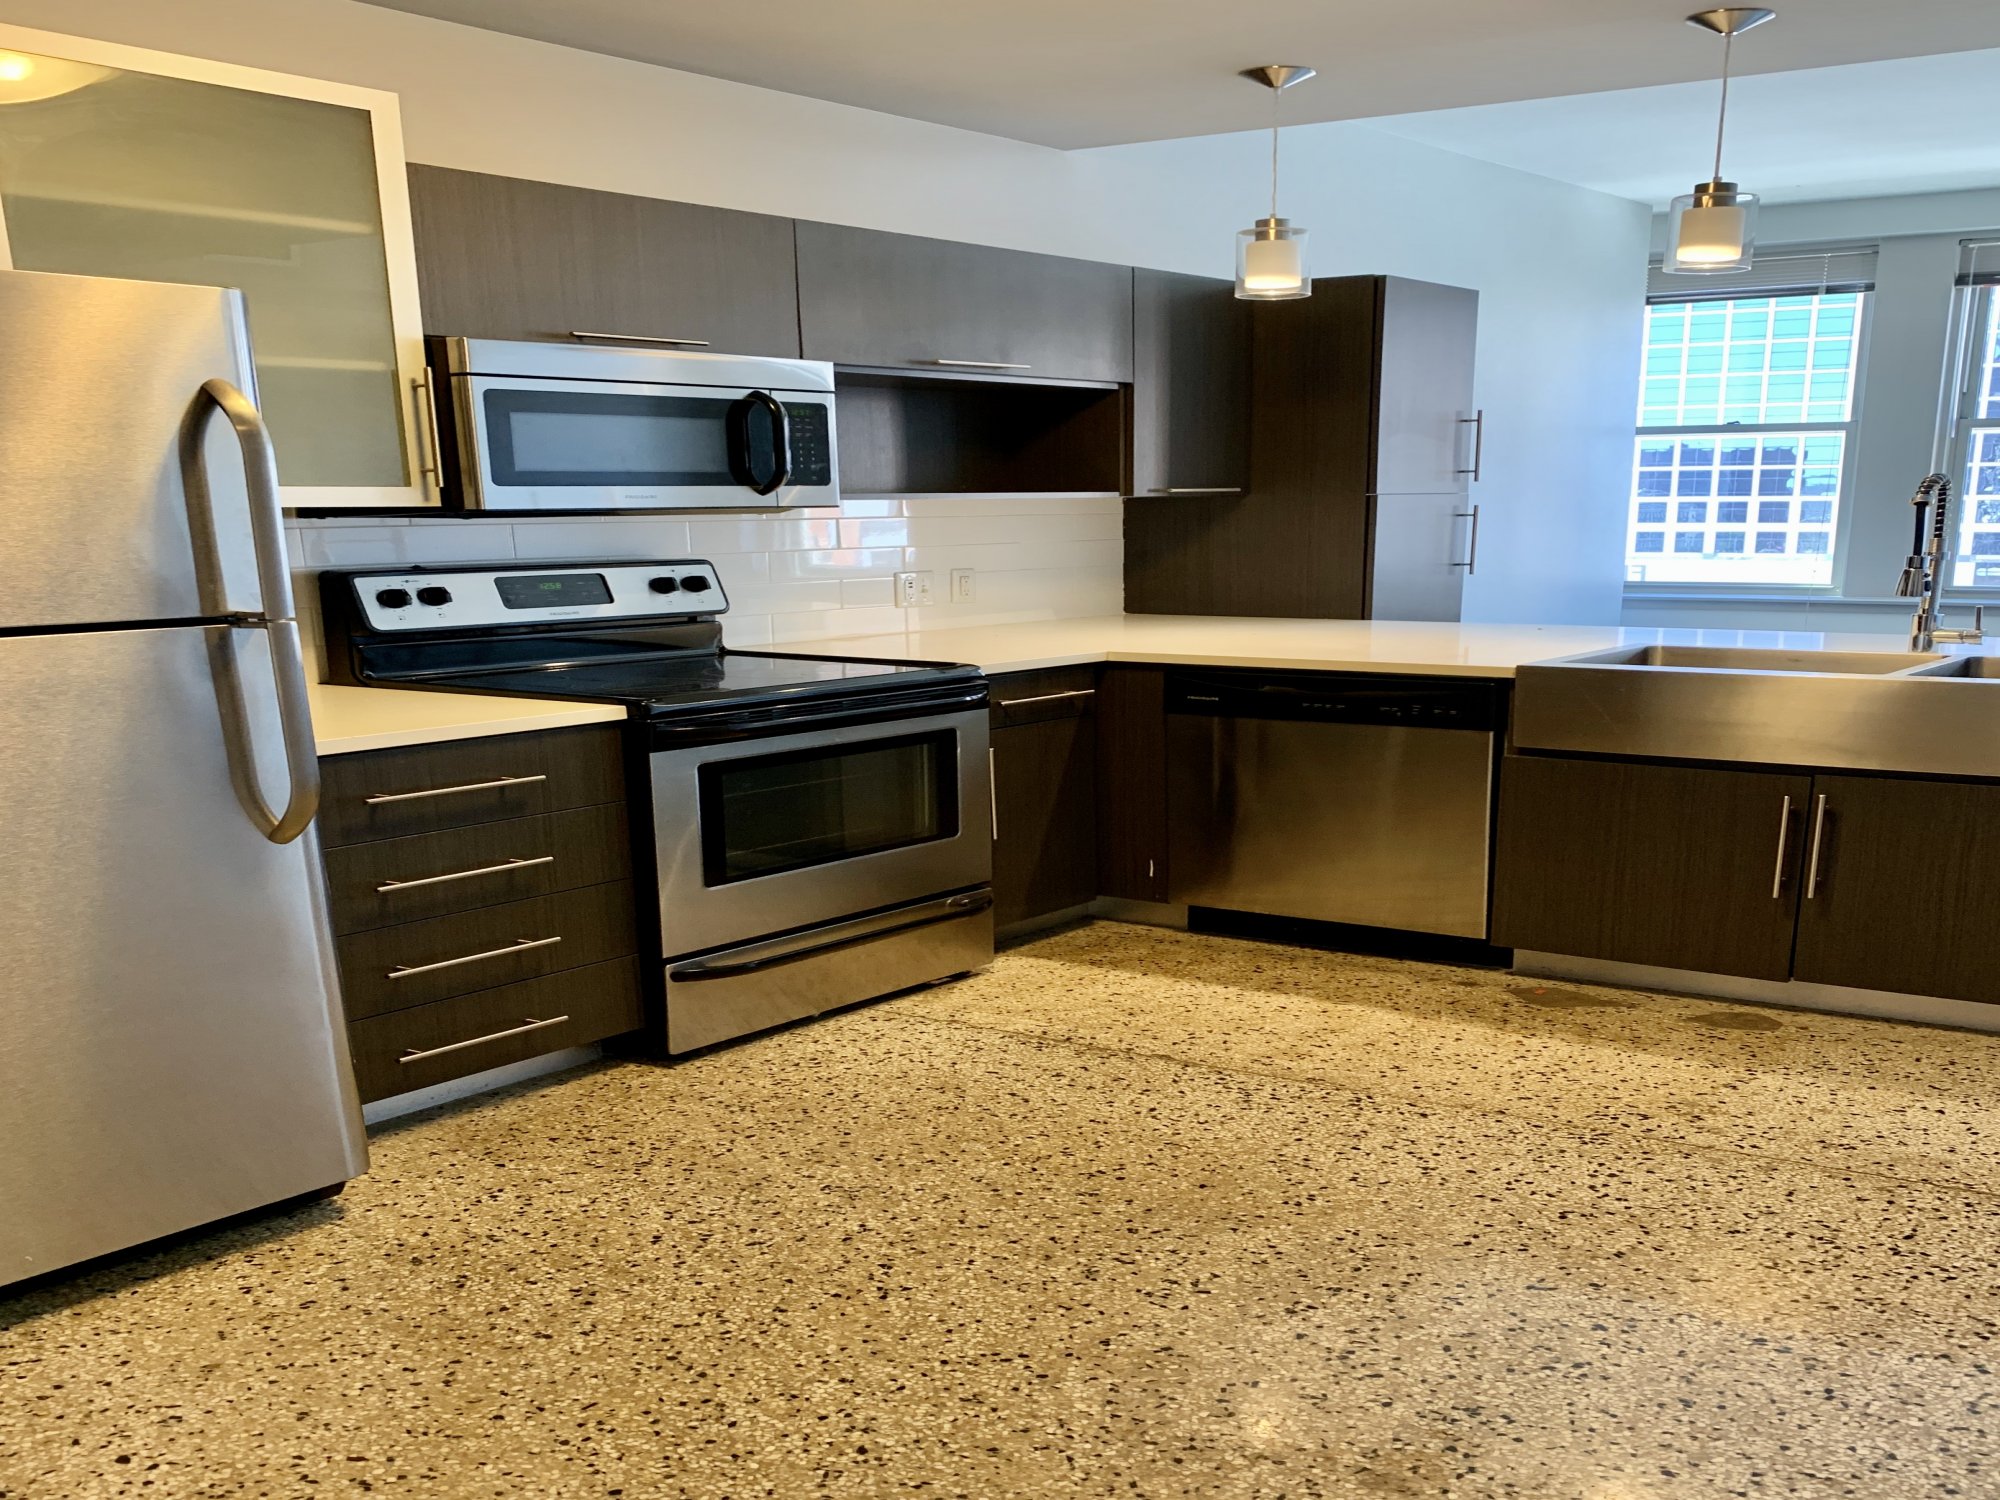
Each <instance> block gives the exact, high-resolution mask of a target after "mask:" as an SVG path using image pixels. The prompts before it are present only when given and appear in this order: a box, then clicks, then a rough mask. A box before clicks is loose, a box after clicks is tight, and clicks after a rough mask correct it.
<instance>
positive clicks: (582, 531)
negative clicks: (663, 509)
mask: <svg viewBox="0 0 2000 1500" xmlns="http://www.w3.org/2000/svg"><path fill="white" fill-rule="evenodd" d="M514 555H515V556H517V557H519V558H521V559H522V560H524V561H528V562H533V561H535V560H537V559H540V558H547V559H548V560H549V561H551V562H559V561H564V560H567V559H574V558H597V557H602V558H607V559H608V558H620V557H633V558H644V557H659V558H668V557H693V556H697V555H699V554H697V553H696V552H694V551H693V549H692V548H691V547H690V546H689V544H688V523H687V522H685V521H679V520H674V519H672V518H670V517H659V516H613V517H603V518H599V517H594V516H593V517H564V518H562V519H555V518H551V519H548V520H535V521H529V520H523V521H516V522H515V523H514Z"/></svg>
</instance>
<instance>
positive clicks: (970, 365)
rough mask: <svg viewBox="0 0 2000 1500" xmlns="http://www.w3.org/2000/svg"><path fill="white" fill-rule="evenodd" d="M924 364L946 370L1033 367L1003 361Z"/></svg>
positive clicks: (1023, 368) (951, 361)
mask: <svg viewBox="0 0 2000 1500" xmlns="http://www.w3.org/2000/svg"><path fill="white" fill-rule="evenodd" d="M923 363H925V364H931V365H943V366H944V367H945V368H946V369H947V370H1032V369H1034V366H1033V365H1017V364H1009V363H1008V362H1007V361H1006V360H1004V359H930V360H925V361H923Z"/></svg>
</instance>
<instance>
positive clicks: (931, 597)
mask: <svg viewBox="0 0 2000 1500" xmlns="http://www.w3.org/2000/svg"><path fill="white" fill-rule="evenodd" d="M935 577H936V575H935V574H931V573H898V574H897V575H896V605H897V607H898V608H899V609H914V608H916V607H917V606H918V605H923V604H935V603H936V602H937V596H936V594H935V592H934V588H933V584H934V580H935Z"/></svg>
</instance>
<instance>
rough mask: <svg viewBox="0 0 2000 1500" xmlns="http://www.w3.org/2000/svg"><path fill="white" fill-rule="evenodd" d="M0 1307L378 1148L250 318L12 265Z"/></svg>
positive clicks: (1, 602)
mask: <svg viewBox="0 0 2000 1500" xmlns="http://www.w3.org/2000/svg"><path fill="white" fill-rule="evenodd" d="M0 350H4V351H5V352H4V354H0V1285H4V1284H7V1283H11V1282H15V1281H18V1280H20V1279H22V1278H24V1277H28V1276H33V1275H36V1274H38V1273H41V1272H45V1271H50V1270H54V1269H57V1268H59V1267H63V1266H67V1265H72V1264H74V1263H75V1262H77V1261H80V1260H85V1259H88V1258H90V1257H92V1256H96V1255H101V1254H104V1253H106V1252H109V1251H113V1250H119V1249H123V1248H125V1247H128V1246H131V1245H135V1244H139V1243H142V1242H144V1241H147V1240H150V1239H154V1238H156V1237H158V1236H161V1235H165V1234H170V1233H173V1232H175V1231H177V1230H183V1229H188V1228H191V1227H194V1226H196V1225H200V1224H206V1223H209V1222H212V1221H214V1220H216V1219H220V1218H224V1217H227V1216H229V1215H232V1214H236V1213H240V1212H242V1211H245V1210H248V1209H252V1208H257V1207H260V1206H263V1205H266V1204H270V1203H274V1202H278V1201H280V1200H283V1199H287V1198H291V1197H295V1196H298V1195H302V1194H306V1193H310V1192H314V1191H317V1190H321V1189H327V1188H332V1187H336V1186H338V1185H339V1184H340V1183H342V1182H344V1181H346V1180H347V1179H348V1178H350V1177H353V1176H355V1175H357V1174H358V1173H359V1172H361V1171H362V1170H363V1168H364V1167H365V1165H366V1161H367V1152H366V1145H365V1141H364V1137H363V1135H362V1130H361V1117H360V1111H359V1108H358V1107H357V1104H356V1101H355V1093H354V1085H353V1080H352V1075H351V1070H350V1066H349V1064H348V1061H347V1053H346V1047H345V1041H344V1037H343V1034H342V1029H341V1027H340V1024H339V993H338V990H337V988H336V983H335V979H334V967H333V958H332V948H331V941H330V935H329V929H328V925H327V920H326V902H325V893H324V890H323V886H322V876H321V872H320V863H319V851H318V848H317V845H316V842H315V838H314V834H313V830H312V828H311V820H312V815H313V811H314V809H315V806H316V804H317V801H318V795H319V782H318V772H317V762H316V760H315V757H314V753H313V743H312V727H311V721H310V718H309V715H308V710H307V706H306V695H305V675H304V668H303V663H302V660H301V657H300V649H299V639H298V627H297V625H296V624H295V623H294V622H293V620H292V618H291V615H292V604H291V587H290V581H289V577H288V574H287V571H286V564H285V556H284V535H283V524H282V523H283V516H282V512H281V511H280V510H279V496H278V489H277V470H276V464H275V461H274V459H273V456H272V451H271V446H270V440H269V437H268V435H267V434H266V432H265V429H264V424H263V421H262V419H261V418H260V417H259V415H258V413H257V409H256V406H255V405H254V391H255V384H254V377H253V374H252V370H251V365H250V344H249V336H248V332H247V329H246V324H245V319H244V310H243V302H242V298H241V296H240V294H238V293H235V292H228V291H221V290H217V289H212V288H206V287H191V286H167V285H156V284H154V283H150V282H136V281H114V280H109V279H105V278H98V277H84V276H53V275H44V274H40V273H34V272H24V271H0Z"/></svg>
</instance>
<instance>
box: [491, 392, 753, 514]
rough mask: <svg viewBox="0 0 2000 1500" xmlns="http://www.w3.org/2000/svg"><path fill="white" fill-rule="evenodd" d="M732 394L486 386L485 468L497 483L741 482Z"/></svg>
mask: <svg viewBox="0 0 2000 1500" xmlns="http://www.w3.org/2000/svg"><path fill="white" fill-rule="evenodd" d="M735 405H736V400H735V399H734V398H730V397H720V396H646V395H628V394H622V393H618V392H598V391H566V390H513V389H505V388H503V389H500V390H489V391H487V392H486V393H485V419H486V446H487V455H486V457H487V469H488V474H489V477H490V478H491V480H492V481H493V482H494V483H496V484H501V485H510V486H512V485H520V486H537V487H547V486H561V485H574V486H578V487H590V488H596V487H601V486H606V485H658V486H661V487H662V488H675V489H685V488H695V487H701V486H717V485H729V484H735V483H737V479H736V477H735V474H734V472H733V469H734V468H736V467H740V464H735V465H733V464H732V455H731V453H730V441H729V413H730V409H731V408H732V407H733V406H735Z"/></svg>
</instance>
